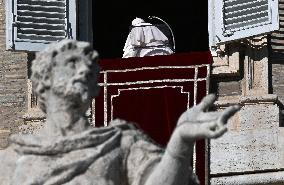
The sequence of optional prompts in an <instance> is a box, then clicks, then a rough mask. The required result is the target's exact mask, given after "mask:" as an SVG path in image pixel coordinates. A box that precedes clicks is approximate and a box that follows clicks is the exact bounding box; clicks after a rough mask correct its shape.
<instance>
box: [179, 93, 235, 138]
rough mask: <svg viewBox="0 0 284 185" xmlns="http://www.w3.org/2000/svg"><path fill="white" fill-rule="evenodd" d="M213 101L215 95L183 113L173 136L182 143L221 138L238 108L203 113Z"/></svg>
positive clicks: (207, 97)
mask: <svg viewBox="0 0 284 185" xmlns="http://www.w3.org/2000/svg"><path fill="white" fill-rule="evenodd" d="M215 100H216V96H215V95H213V94H210V95H207V96H206V97H205V98H203V100H202V101H201V102H200V103H199V104H198V105H197V106H194V107H192V108H191V109H188V110H187V111H186V112H184V113H183V114H182V115H181V116H180V118H179V120H178V123H177V128H176V130H175V132H177V133H175V134H177V135H179V137H180V138H181V139H182V140H184V141H194V140H196V139H202V138H218V137H220V136H222V135H223V134H224V133H225V132H226V131H227V127H226V123H227V121H228V119H229V118H231V117H232V116H233V115H234V114H235V113H236V112H237V111H238V110H239V109H240V106H238V105H235V106H230V107H228V108H226V109H225V110H224V111H220V112H217V111H213V112H205V111H206V110H207V109H208V108H209V107H210V106H212V105H213V103H214V101H215Z"/></svg>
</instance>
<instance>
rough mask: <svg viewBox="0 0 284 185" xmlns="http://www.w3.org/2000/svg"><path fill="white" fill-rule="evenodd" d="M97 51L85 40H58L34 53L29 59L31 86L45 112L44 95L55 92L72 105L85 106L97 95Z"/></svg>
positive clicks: (47, 95) (45, 97) (84, 107)
mask: <svg viewBox="0 0 284 185" xmlns="http://www.w3.org/2000/svg"><path fill="white" fill-rule="evenodd" d="M97 58H98V54H97V52H96V51H94V50H92V47H91V46H90V44H89V43H87V42H79V41H74V40H62V41H60V42H59V43H55V44H51V45H49V46H48V47H47V48H46V49H45V50H43V51H41V52H39V53H37V55H36V58H35V60H34V61H33V62H32V76H31V80H32V83H33V90H34V91H35V93H36V94H37V95H38V101H39V106H40V108H41V109H42V110H43V111H44V112H46V108H47V104H46V102H47V99H48V98H50V96H57V98H58V97H59V98H62V99H63V100H66V101H68V102H70V106H72V108H80V109H82V111H85V110H87V108H88V106H89V103H90V100H91V98H93V97H94V96H96V95H97V93H98V86H97V75H98V72H99V66H98V64H97V62H96V60H97Z"/></svg>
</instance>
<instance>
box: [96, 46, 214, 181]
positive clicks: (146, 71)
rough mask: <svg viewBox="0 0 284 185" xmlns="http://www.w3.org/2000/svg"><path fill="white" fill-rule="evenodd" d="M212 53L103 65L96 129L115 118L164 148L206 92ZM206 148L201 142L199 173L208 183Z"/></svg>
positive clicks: (197, 151)
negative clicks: (181, 119)
mask: <svg viewBox="0 0 284 185" xmlns="http://www.w3.org/2000/svg"><path fill="white" fill-rule="evenodd" d="M211 61H212V58H211V55H210V53H209V52H193V53H183V54H174V55H167V56H151V57H143V58H124V59H120V58H119V59H103V60H100V61H99V64H100V67H101V73H100V78H99V84H100V86H101V91H100V94H99V96H98V97H97V98H96V99H95V100H94V101H93V106H92V111H93V112H92V114H93V117H92V118H93V123H94V124H95V126H103V125H105V126H106V125H107V123H108V122H109V121H111V120H112V119H115V118H120V119H124V120H127V121H130V122H135V123H136V124H137V125H138V127H140V128H141V129H142V130H143V131H144V132H145V133H146V134H147V135H149V136H150V137H151V138H152V139H153V140H155V141H156V142H157V143H159V144H160V145H162V146H165V145H166V144H167V142H168V140H169V138H170V136H171V133H172V132H173V130H174V128H175V125H176V122H177V120H178V118H179V116H180V115H181V113H183V112H184V111H185V110H186V109H187V108H189V107H191V106H193V105H194V104H197V103H198V102H199V101H200V100H201V99H202V98H203V97H204V96H205V95H206V93H207V92H208V84H209V73H210V70H209V69H210V64H211ZM204 147H205V145H204V141H198V143H197V147H196V148H197V150H196V156H197V158H196V161H197V163H196V164H197V165H196V172H197V175H198V176H199V179H200V181H201V184H204V179H205V148H204Z"/></svg>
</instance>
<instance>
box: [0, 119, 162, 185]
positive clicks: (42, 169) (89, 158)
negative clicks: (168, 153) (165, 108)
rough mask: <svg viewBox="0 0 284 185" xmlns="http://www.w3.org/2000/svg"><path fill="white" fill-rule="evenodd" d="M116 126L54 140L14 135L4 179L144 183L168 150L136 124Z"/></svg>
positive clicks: (27, 182) (104, 184) (88, 183)
mask: <svg viewBox="0 0 284 185" xmlns="http://www.w3.org/2000/svg"><path fill="white" fill-rule="evenodd" d="M111 125H112V126H109V127H105V128H90V129H88V130H86V131H84V132H82V133H79V134H76V135H73V136H68V137H60V138H53V139H51V140H47V139H45V140H44V139H43V138H40V137H37V136H34V135H15V136H12V137H11V141H12V143H13V144H12V147H9V149H7V150H6V151H5V152H2V153H1V152H0V157H2V159H4V160H5V161H3V163H4V164H3V163H2V165H1V166H2V167H1V168H3V166H5V167H6V169H5V173H6V174H2V175H1V178H0V180H1V184H3V183H4V184H5V185H6V184H7V185H8V184H13V185H18V184H21V185H32V184H33V185H37V184H38V185H40V184H46V185H47V184H72V185H73V184H82V185H140V184H144V180H145V178H146V177H147V175H148V174H149V172H151V171H152V169H153V168H154V167H155V165H156V164H157V163H158V162H159V161H160V159H161V155H162V154H163V150H162V149H161V148H160V147H158V146H157V145H156V144H153V142H152V141H151V140H150V139H149V138H148V137H146V136H145V135H144V134H143V133H141V132H140V131H139V130H138V129H136V128H135V127H134V126H133V125H132V124H126V123H124V122H122V121H120V120H116V121H113V123H112V124H111ZM13 150H14V151H16V152H14V151H13ZM7 152H8V153H7ZM5 153H6V155H5ZM7 155H10V156H7ZM13 160H14V161H13ZM15 162H16V163H15ZM3 175H7V176H6V177H4V176H3Z"/></svg>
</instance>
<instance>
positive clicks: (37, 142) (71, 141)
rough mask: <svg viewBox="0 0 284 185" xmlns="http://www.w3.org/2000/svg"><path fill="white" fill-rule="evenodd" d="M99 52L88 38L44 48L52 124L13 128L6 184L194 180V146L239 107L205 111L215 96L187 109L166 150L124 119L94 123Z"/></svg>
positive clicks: (137, 184)
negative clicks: (90, 113) (90, 114)
mask: <svg viewBox="0 0 284 185" xmlns="http://www.w3.org/2000/svg"><path fill="white" fill-rule="evenodd" d="M97 57H98V55H97V53H96V52H95V51H93V50H92V49H91V47H90V45H89V44H88V43H85V42H77V41H73V40H63V41H61V42H59V43H57V44H52V45H50V46H49V47H48V48H46V49H45V50H44V51H42V52H40V53H38V54H37V55H36V59H35V60H34V61H33V64H32V81H33V87H34V88H35V92H36V93H37V94H38V96H39V103H40V107H41V108H42V110H43V111H45V112H46V115H47V119H46V123H45V126H44V128H42V130H41V131H39V132H38V133H36V134H33V135H24V134H22V135H12V136H11V137H10V146H9V147H8V148H7V149H6V150H3V151H0V158H1V163H2V164H1V169H0V183H1V184H4V185H9V184H13V185H19V184H21V185H41V184H45V185H51V184H52V185H59V184H71V185H73V184H74V185H75V184H82V185H192V184H198V180H197V178H196V177H195V175H194V174H193V172H192V169H191V168H190V166H191V159H192V153H193V145H194V142H195V141H196V140H197V139H203V138H217V137H219V136H221V135H223V134H224V133H225V132H226V130H227V129H226V126H225V124H226V122H227V120H228V119H229V118H230V117H231V116H232V115H233V114H234V113H235V112H237V111H238V109H239V107H238V106H231V107H229V108H227V109H226V110H225V111H223V112H205V110H207V108H208V107H209V106H210V105H212V104H213V102H214V100H215V96H213V95H208V96H206V97H205V98H204V99H203V100H202V102H201V103H200V104H199V105H197V106H195V107H193V108H191V109H189V110H187V111H186V112H184V113H183V114H182V115H181V117H180V118H179V120H178V122H177V127H176V129H175V131H174V132H173V134H172V137H171V138H170V141H169V143H168V145H167V147H166V149H165V150H164V149H162V148H160V147H159V146H157V145H156V144H155V143H154V142H153V141H151V140H150V139H149V138H148V137H147V136H145V135H144V134H143V133H142V132H141V131H140V130H139V129H137V128H136V127H135V126H134V125H132V124H130V123H126V122H125V121H122V120H114V121H112V122H111V123H110V126H109V127H104V128H94V127H92V126H90V123H89V122H88V120H87V119H86V117H85V112H86V110H87V108H88V107H89V103H90V100H91V99H92V98H93V97H94V96H96V94H97V93H98V86H97V75H98V71H99V66H98V65H97V63H96V60H97Z"/></svg>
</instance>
